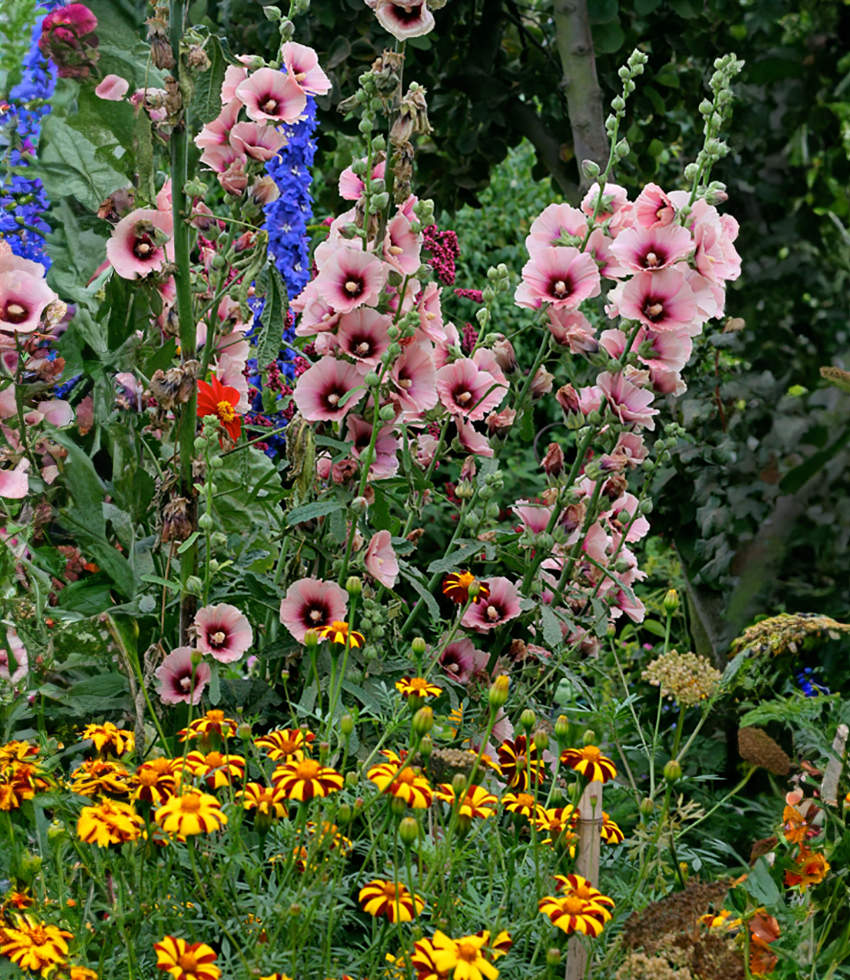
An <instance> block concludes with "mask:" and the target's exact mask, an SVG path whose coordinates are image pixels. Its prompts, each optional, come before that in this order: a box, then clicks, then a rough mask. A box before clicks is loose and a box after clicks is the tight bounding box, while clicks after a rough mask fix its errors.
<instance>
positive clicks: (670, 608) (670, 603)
mask: <svg viewBox="0 0 850 980" xmlns="http://www.w3.org/2000/svg"><path fill="white" fill-rule="evenodd" d="M663 606H664V612H666V613H667V615H668V616H672V615H673V613H674V612H675V611H676V610H677V609H678V608H679V593H678V592H677V591H676V590H675V589H668V590H667V594H666V595H665V596H664V602H663Z"/></svg>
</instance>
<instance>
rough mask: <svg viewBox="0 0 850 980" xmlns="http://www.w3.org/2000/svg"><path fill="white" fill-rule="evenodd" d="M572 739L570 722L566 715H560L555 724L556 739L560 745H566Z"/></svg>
mask: <svg viewBox="0 0 850 980" xmlns="http://www.w3.org/2000/svg"><path fill="white" fill-rule="evenodd" d="M569 738H570V720H569V718H567V716H566V715H558V719H557V721H556V722H555V739H556V740H557V742H558V744H559V745H566V744H567V742H568V741H569Z"/></svg>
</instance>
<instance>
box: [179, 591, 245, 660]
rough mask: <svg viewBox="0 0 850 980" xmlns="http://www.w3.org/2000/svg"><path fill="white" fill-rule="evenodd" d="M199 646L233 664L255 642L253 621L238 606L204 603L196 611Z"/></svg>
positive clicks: (202, 651) (203, 650)
mask: <svg viewBox="0 0 850 980" xmlns="http://www.w3.org/2000/svg"><path fill="white" fill-rule="evenodd" d="M194 625H195V631H196V635H197V638H198V641H197V642H198V649H199V650H200V651H201V653H208V654H209V655H210V656H211V657H214V658H215V659H216V660H217V661H218V662H219V663H221V664H232V663H233V662H234V660H239V658H240V657H241V656H242V654H243V653H244V652H245V651H246V650H247V649H248V647H250V646H251V644H252V643H253V642H254V633H253V631H252V630H251V624H250V623H249V622H248V620H247V619H246V618H245V617H244V616H243V615H242V613H241V612H239V610H238V609H237V608H236V606H231V605H228V604H227V603H226V602H223V603H219V605H217V606H204V608H203V609H199V610H198V612H197V613H196V614H195V623H194Z"/></svg>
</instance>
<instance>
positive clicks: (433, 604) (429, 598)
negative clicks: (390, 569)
mask: <svg viewBox="0 0 850 980" xmlns="http://www.w3.org/2000/svg"><path fill="white" fill-rule="evenodd" d="M398 569H399V572H400V574H401V577H402V578H403V579H404V581H405V582H409V583H410V586H411V588H412V589H413V591H414V592H415V593H416V594H417V595H418V596H419V598H420V599H421V600H422V601H423V602H424V603H425V608H426V609H427V610H428V615H429V616H431V618H432V619H433V620H434V621H438V620H440V619H442V618H443V614H442V613H441V612H440V607H439V605H438V604H437V600H436V599H435V598H434V596H433V594H432V593H431V591H430V590H429V588H428V584H427V583H426V582H424V581H420V580H419V579H418V578H417V577H416V574H415V573H414V571H413V568H412V567H411V566H410V565H408V564H407V562H401V561H400V562H399V563H398Z"/></svg>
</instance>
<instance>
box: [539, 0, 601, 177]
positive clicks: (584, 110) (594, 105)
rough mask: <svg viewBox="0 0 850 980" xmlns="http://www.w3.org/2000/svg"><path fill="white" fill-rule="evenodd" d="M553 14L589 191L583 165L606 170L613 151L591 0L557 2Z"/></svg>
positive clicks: (578, 155)
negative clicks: (589, 7) (605, 116)
mask: <svg viewBox="0 0 850 980" xmlns="http://www.w3.org/2000/svg"><path fill="white" fill-rule="evenodd" d="M553 11H554V16H555V30H556V34H557V38H556V39H557V44H558V54H559V55H560V57H561V67H562V69H563V72H564V74H563V77H562V79H561V87H562V88H563V90H564V93H565V95H566V97H567V106H568V110H569V114H570V128H571V129H572V134H573V147H574V149H575V155H576V159H577V161H578V165H579V175H580V180H581V184H582V186H583V187H586V186H587V184H588V182H587V181H586V180H585V178H584V175H583V174H582V173H581V164H582V161H583V160H593V162H594V163H597V164H599V166H600V167H601V168H604V166H605V164H606V162H607V160H608V151H609V146H608V137H607V135H606V133H605V123H604V120H603V116H602V90H601V89H600V88H599V79H598V78H597V76H596V59H595V58H594V55H593V37H592V35H591V32H590V19H589V17H588V13H587V0H553Z"/></svg>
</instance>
